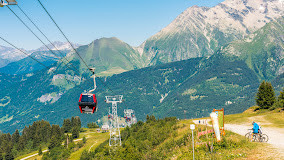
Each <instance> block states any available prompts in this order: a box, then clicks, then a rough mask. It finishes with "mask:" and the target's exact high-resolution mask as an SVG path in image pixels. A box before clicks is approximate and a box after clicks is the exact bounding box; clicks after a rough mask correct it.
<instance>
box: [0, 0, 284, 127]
mask: <svg viewBox="0 0 284 160" xmlns="http://www.w3.org/2000/svg"><path fill="white" fill-rule="evenodd" d="M279 4H280V2H279V1H278V0H277V1H273V0H270V1H263V0H253V1H247V0H227V1H225V2H223V3H221V4H219V5H217V6H215V7H212V8H206V7H197V6H193V7H190V8H189V9H187V10H186V11H184V12H183V13H182V14H181V15H180V16H178V17H177V18H176V19H175V20H174V21H173V22H172V23H171V24H169V26H167V27H166V28H164V29H162V30H161V31H160V32H159V33H157V34H156V35H154V36H152V37H150V38H149V39H148V40H146V41H145V42H144V43H143V44H142V45H141V46H140V47H138V48H137V47H132V46H130V45H128V44H127V43H125V42H123V41H121V40H119V39H118V38H115V37H112V38H101V39H97V40H95V41H93V42H91V43H90V44H88V45H83V46H80V47H78V49H77V51H78V52H79V53H80V56H81V57H82V59H83V60H84V62H86V63H87V64H88V66H90V67H96V73H97V75H99V76H100V78H98V80H97V83H98V84H97V85H98V89H97V90H96V95H97V98H98V102H99V104H98V107H99V108H98V112H97V113H95V114H94V115H82V114H80V112H79V109H78V106H77V102H78V98H79V95H80V93H81V92H83V91H84V90H88V89H91V88H92V85H93V84H92V80H91V79H90V76H91V75H90V73H89V72H88V70H87V67H86V66H85V64H84V62H83V61H82V60H81V59H80V58H79V57H78V56H77V55H76V54H75V53H74V52H73V51H70V52H68V50H67V51H66V50H65V51H66V52H65V53H66V56H65V59H62V60H63V61H64V62H66V63H68V64H67V66H68V67H66V65H65V64H63V63H62V62H61V61H60V60H58V58H55V57H54V56H52V55H50V54H49V52H48V51H44V50H42V49H39V50H37V51H35V52H33V53H32V54H31V55H32V56H34V57H37V58H38V59H39V60H41V61H42V62H43V63H46V64H47V65H49V67H50V69H46V68H42V67H40V66H39V65H38V64H37V63H34V62H32V60H30V59H28V57H27V58H22V59H21V60H18V61H15V62H13V63H10V64H8V65H7V66H6V67H4V68H1V69H0V71H1V72H2V73H1V75H0V83H1V88H0V89H1V92H0V127H1V130H3V131H5V132H13V131H14V130H15V129H16V128H23V127H24V125H27V124H30V123H32V122H33V121H36V120H39V119H45V120H48V121H50V122H51V123H57V124H60V123H61V122H62V121H63V119H64V118H68V117H70V116H80V117H81V118H82V123H83V124H86V123H88V122H90V121H96V120H97V119H101V118H102V117H103V116H106V115H107V113H108V110H109V107H110V105H107V104H106V103H105V102H104V98H105V96H106V95H116V94H123V95H124V99H125V101H124V102H123V103H122V104H119V110H118V112H119V115H120V116H122V114H123V113H122V112H123V109H125V108H131V109H134V110H135V112H136V116H137V118H138V120H143V119H144V118H145V115H146V114H154V115H155V116H157V117H165V116H177V117H178V118H194V117H202V116H208V115H209V113H210V112H211V111H212V109H213V108H222V107H223V108H225V111H226V114H229V113H239V112H242V111H244V110H245V109H247V108H248V107H250V106H251V105H254V103H255V102H254V97H255V94H256V91H257V88H258V86H259V84H260V82H261V81H262V80H268V81H271V82H272V84H273V85H274V87H275V90H276V94H279V91H280V90H281V89H282V87H283V86H284V74H283V70H284V69H283V66H284V60H283V48H284V39H283V37H284V34H283V27H284V26H283V25H284V24H283V22H284V19H283V10H284V8H281V5H279ZM3 50H4V49H3ZM6 50H7V49H6ZM63 51H64V50H63ZM7 53H8V52H7ZM1 58H2V56H1ZM146 66H147V67H146ZM14 74H16V75H14ZM65 78H66V79H68V80H66V79H65ZM71 81H72V82H71ZM102 82H103V83H102Z"/></svg>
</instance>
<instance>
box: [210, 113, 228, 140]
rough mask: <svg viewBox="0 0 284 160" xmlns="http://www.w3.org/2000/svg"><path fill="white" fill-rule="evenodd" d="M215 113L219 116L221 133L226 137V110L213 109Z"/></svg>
mask: <svg viewBox="0 0 284 160" xmlns="http://www.w3.org/2000/svg"><path fill="white" fill-rule="evenodd" d="M213 112H215V113H216V114H217V117H218V121H219V127H220V133H221V134H222V135H223V136H224V135H225V128H224V108H222V109H213Z"/></svg>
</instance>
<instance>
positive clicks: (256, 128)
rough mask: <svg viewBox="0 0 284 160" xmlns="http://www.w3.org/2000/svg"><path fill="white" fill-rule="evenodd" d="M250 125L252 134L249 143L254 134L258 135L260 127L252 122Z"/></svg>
mask: <svg viewBox="0 0 284 160" xmlns="http://www.w3.org/2000/svg"><path fill="white" fill-rule="evenodd" d="M252 125H253V128H252V130H253V132H252V135H251V141H252V138H253V135H254V134H258V133H260V126H259V125H258V124H257V123H255V122H252Z"/></svg>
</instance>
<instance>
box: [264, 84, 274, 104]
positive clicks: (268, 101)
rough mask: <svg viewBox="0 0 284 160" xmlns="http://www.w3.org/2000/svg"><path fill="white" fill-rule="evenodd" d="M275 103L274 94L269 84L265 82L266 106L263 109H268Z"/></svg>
mask: <svg viewBox="0 0 284 160" xmlns="http://www.w3.org/2000/svg"><path fill="white" fill-rule="evenodd" d="M275 101H276V97H275V92H274V89H273V86H272V84H271V83H269V82H266V106H265V107H264V109H269V108H270V107H272V106H273V104H274V103H275Z"/></svg>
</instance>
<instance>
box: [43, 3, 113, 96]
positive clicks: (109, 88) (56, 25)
mask: <svg viewBox="0 0 284 160" xmlns="http://www.w3.org/2000/svg"><path fill="white" fill-rule="evenodd" d="M38 2H39V3H40V5H41V6H42V8H43V9H44V10H45V12H46V13H47V14H48V16H49V18H50V19H51V20H52V21H53V23H54V24H55V25H56V27H57V28H58V29H59V31H60V32H61V33H62V35H63V36H64V37H65V39H66V40H67V41H68V42H69V43H70V41H69V39H68V38H67V36H66V35H65V34H64V33H63V31H62V30H61V29H60V27H59V26H58V24H57V23H56V22H55V20H54V19H53V18H52V16H51V15H50V13H49V12H48V11H47V9H46V8H45V7H44V5H43V4H42V3H41V1H40V0H38ZM70 45H71V46H72V47H73V45H72V44H71V43H70ZM73 49H74V51H75V52H76V54H77V55H78V56H79V57H80V59H81V60H82V61H83V62H84V64H85V65H86V67H87V68H88V69H90V67H89V66H88V65H87V63H86V62H85V61H84V60H83V58H82V57H81V56H80V54H79V53H78V51H77V50H76V49H75V48H73ZM99 81H101V82H102V84H103V85H104V86H105V87H106V88H108V89H109V90H110V91H111V92H113V91H112V90H111V89H110V88H109V87H108V86H107V85H106V84H105V83H104V82H103V81H102V80H101V79H99ZM113 93H114V92H113Z"/></svg>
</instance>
